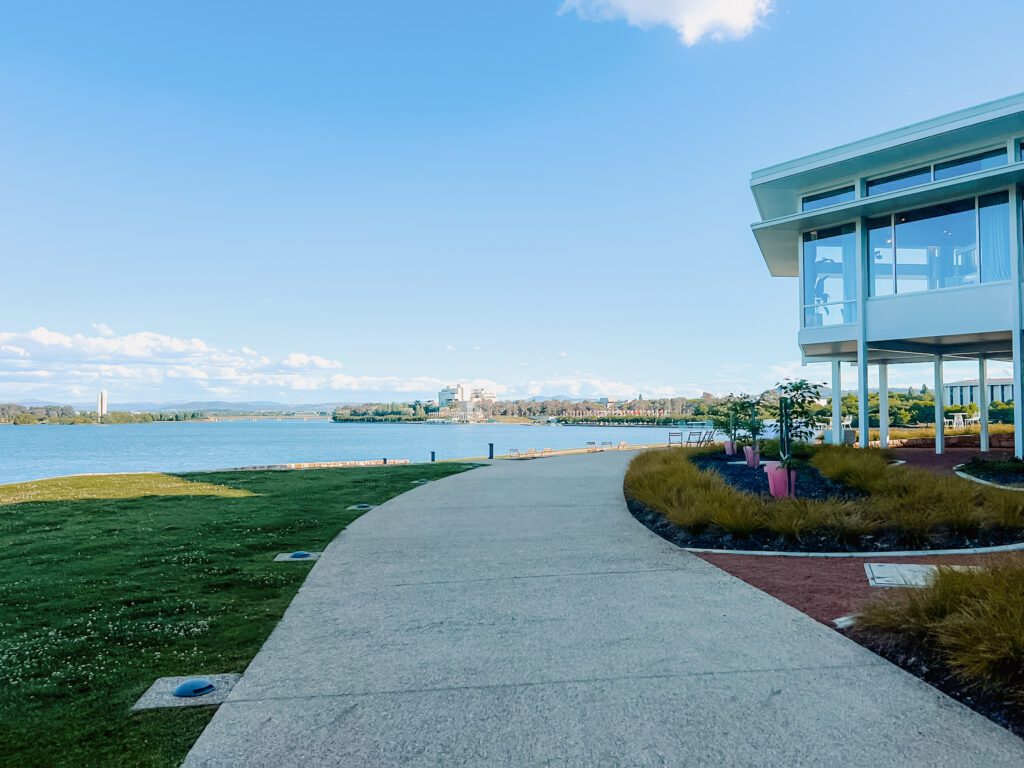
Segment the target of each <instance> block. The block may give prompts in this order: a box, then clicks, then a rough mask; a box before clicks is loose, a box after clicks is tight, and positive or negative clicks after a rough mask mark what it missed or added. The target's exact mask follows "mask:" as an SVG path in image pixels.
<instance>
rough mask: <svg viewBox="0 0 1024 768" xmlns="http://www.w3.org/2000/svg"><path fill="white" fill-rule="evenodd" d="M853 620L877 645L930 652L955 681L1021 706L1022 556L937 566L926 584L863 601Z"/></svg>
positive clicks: (1023, 689) (1023, 676)
mask: <svg viewBox="0 0 1024 768" xmlns="http://www.w3.org/2000/svg"><path fill="white" fill-rule="evenodd" d="M857 627H858V630H857V631H858V632H864V633H866V634H867V635H868V636H869V637H872V638H874V639H876V640H878V641H879V642H881V643H883V645H884V646H885V647H889V648H900V647H902V648H904V649H906V650H908V651H913V652H920V651H925V652H928V653H931V654H934V655H935V656H936V657H937V658H938V659H939V660H940V661H941V662H942V664H944V665H945V666H946V667H947V668H948V670H949V671H950V672H951V674H952V675H953V676H954V677H955V678H956V679H957V680H958V681H959V682H960V683H962V684H964V685H966V686H968V687H973V688H977V689H980V690H983V691H985V692H987V693H990V694H993V695H995V696H997V697H998V698H1000V699H1002V700H1004V701H1007V702H1014V703H1016V704H1018V705H1024V557H1021V556H1019V555H1011V556H1006V557H1003V558H998V559H995V558H993V559H990V560H989V561H987V562H986V563H985V564H984V565H983V566H981V567H980V569H978V570H954V569H952V568H939V569H938V571H937V573H936V575H935V578H934V579H933V580H932V582H931V584H930V585H929V586H927V587H925V588H923V589H908V590H898V591H891V592H888V593H887V594H884V595H882V596H881V597H879V598H877V599H875V600H874V601H872V602H871V603H869V604H868V605H867V606H866V607H865V608H864V609H863V610H862V611H861V613H860V615H859V617H858V619H857Z"/></svg>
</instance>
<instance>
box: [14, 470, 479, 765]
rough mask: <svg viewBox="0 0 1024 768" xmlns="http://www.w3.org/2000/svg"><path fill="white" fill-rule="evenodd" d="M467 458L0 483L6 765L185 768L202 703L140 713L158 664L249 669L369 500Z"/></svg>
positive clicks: (206, 715)
mask: <svg viewBox="0 0 1024 768" xmlns="http://www.w3.org/2000/svg"><path fill="white" fill-rule="evenodd" d="M466 468H467V465H458V464H432V465H418V466H404V467H403V466H398V467H384V468H367V469H333V470H307V471H299V472H224V473H218V474H202V475H182V476H175V475H160V474H149V475H112V476H106V477H80V478H62V479H57V480H46V481H40V482H35V483H22V484H18V485H8V486H0V745H2V748H3V751H4V754H3V757H2V758H0V763H2V764H5V765H19V766H31V765H40V766H43V765H45V766H60V765H68V766H71V765H73V766H150V765H161V766H170V765H177V764H178V763H179V762H180V761H181V760H182V759H183V757H184V756H185V753H186V752H187V751H188V749H189V747H190V746H191V745H192V743H193V742H194V741H195V739H196V738H197V737H198V736H199V734H200V732H201V731H202V729H203V727H204V726H205V725H206V723H207V722H208V721H209V719H210V717H212V714H213V712H212V710H210V709H208V708H202V709H187V710H173V711H172V710H156V711H152V712H147V713H141V714H134V715H133V714H130V713H129V708H130V707H131V705H132V704H133V703H134V701H135V700H136V698H138V696H139V695H140V694H141V693H142V692H143V691H144V690H145V689H146V688H147V687H148V686H149V685H150V683H152V681H153V680H154V679H155V678H157V677H161V676H164V675H183V674H192V673H208V674H213V673H217V672H241V671H242V670H244V669H245V667H246V665H247V664H248V662H249V661H250V660H251V659H252V657H253V656H254V655H255V654H256V652H257V651H258V650H259V648H260V645H261V644H262V643H263V641H264V640H265V639H266V637H267V636H268V635H269V634H270V631H271V630H272V629H273V627H274V625H275V623H276V622H277V621H278V619H279V618H280V617H281V615H282V614H283V612H284V610H285V608H286V607H287V605H288V603H289V602H290V601H291V599H292V597H293V596H294V594H295V592H296V591H297V590H298V588H299V585H300V584H301V583H302V581H303V579H304V578H305V576H306V574H307V573H308V572H309V568H310V567H311V565H310V564H306V563H274V562H272V558H273V555H275V554H277V553H278V552H286V551H289V550H294V549H307V550H320V549H323V548H324V547H325V546H326V545H327V543H328V542H330V541H331V539H333V538H334V537H335V536H336V535H337V534H338V532H339V531H341V530H342V529H343V528H345V526H346V525H348V524H349V523H350V522H352V521H353V520H354V519H356V518H357V517H358V516H359V514H360V513H358V512H347V511H345V507H347V506H349V505H350V504H355V503H359V502H367V503H371V504H373V503H381V502H383V501H385V500H387V499H389V498H392V497H394V496H397V495H398V494H400V493H402V492H404V491H408V490H410V489H411V488H414V487H415V486H412V485H410V481H411V480H415V479H419V478H429V479H437V478H441V477H444V476H446V475H450V474H453V473H456V472H460V471H463V470H464V469H466Z"/></svg>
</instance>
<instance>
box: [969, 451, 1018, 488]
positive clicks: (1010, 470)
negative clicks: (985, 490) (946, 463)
mask: <svg viewBox="0 0 1024 768" xmlns="http://www.w3.org/2000/svg"><path fill="white" fill-rule="evenodd" d="M960 471H961V472H963V473H964V474H966V475H970V476H971V477H976V478H978V479H979V480H985V481H986V482H989V483H996V484H998V485H1008V486H1012V487H1014V488H1024V461H1021V460H1020V459H1014V458H1006V459H984V458H981V457H975V458H972V459H971V460H970V461H968V462H967V463H966V464H964V465H962V466H961V467H960Z"/></svg>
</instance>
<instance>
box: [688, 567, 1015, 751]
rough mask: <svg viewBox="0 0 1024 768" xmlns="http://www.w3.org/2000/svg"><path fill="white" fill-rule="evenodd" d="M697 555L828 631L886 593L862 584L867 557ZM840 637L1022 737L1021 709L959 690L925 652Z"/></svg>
mask: <svg viewBox="0 0 1024 768" xmlns="http://www.w3.org/2000/svg"><path fill="white" fill-rule="evenodd" d="M1014 556H1017V557H1024V555H1014ZM698 557H701V558H703V559H704V560H706V561H708V562H709V563H711V564H713V565H715V566H717V567H719V568H721V569H722V570H724V571H726V572H727V573H730V574H732V575H733V576H736V577H737V578H739V579H742V580H743V581H745V582H747V583H748V584H750V585H751V586H754V587H757V588H758V589H760V590H762V591H763V592H767V593H768V594H769V595H771V596H772V597H774V598H776V599H777V600H781V601H782V602H784V603H786V604H787V605H791V606H793V607H794V608H796V609H797V610H799V611H802V612H803V613H806V614H807V615H808V616H810V617H811V618H814V619H817V620H818V621H820V622H822V623H823V624H826V625H827V626H829V627H831V628H833V629H834V628H835V627H834V625H833V624H832V620H833V619H837V618H839V617H840V616H849V615H851V614H854V613H856V612H857V611H858V610H859V609H860V608H861V606H863V605H864V603H865V602H867V601H868V600H870V599H871V598H872V597H876V596H879V595H881V594H882V593H883V591H887V590H882V589H879V588H877V587H871V586H869V585H868V580H867V576H866V575H865V573H864V563H865V562H871V558H870V556H866V557H856V558H823V557H785V556H780V557H758V556H756V555H729V554H725V553H721V554H719V553H713V554H700V555H698ZM986 557H989V556H986V555H950V556H934V555H933V556H930V557H928V556H925V557H887V558H885V559H884V560H883V561H882V562H886V563H918V564H922V565H923V564H931V565H978V564H979V563H981V562H983V561H984V559H985V558H986ZM843 634H845V635H846V636H848V637H849V638H850V639H852V640H854V641H856V642H858V643H860V644H861V645H864V646H865V647H867V648H869V649H870V650H872V651H874V652H875V653H877V654H878V655H879V656H882V657H883V658H885V659H888V660H889V661H891V662H892V663H894V664H896V665H898V666H900V667H902V668H903V669H905V670H907V671H908V672H910V673H911V674H913V675H916V676H917V677H920V678H922V679H924V680H925V681H927V682H928V683H930V684H931V685H933V686H935V687H936V688H938V689H939V690H941V691H942V692H943V693H945V694H947V695H948V696H951V697H952V698H954V699H956V700H957V701H960V702H962V703H964V704H965V705H967V706H969V707H971V708H972V709H974V710H975V711H977V712H980V713H981V714H983V715H985V716H986V717H988V718H990V719H991V720H993V721H995V722H996V723H999V724H1000V725H1002V726H1003V727H1005V728H1008V729H1009V730H1011V731H1013V732H1014V733H1016V734H1018V735H1021V736H1024V708H1022V707H1021V706H1020V705H1013V704H1009V705H1008V704H1007V703H1006V702H1002V701H999V700H997V699H995V698H994V697H992V696H987V695H985V694H982V693H979V692H977V691H972V690H968V689H965V688H964V687H963V685H961V684H960V683H959V682H957V680H955V679H954V678H952V677H951V676H950V675H949V672H948V670H947V669H946V668H945V666H944V665H943V664H942V662H941V661H940V660H939V659H938V658H936V657H935V656H934V655H933V654H931V653H929V652H928V651H927V649H922V648H920V647H907V646H901V645H894V644H893V643H892V641H891V639H889V638H887V637H885V636H882V635H875V634H869V633H867V632H865V631H857V630H856V628H853V629H851V630H845V631H843Z"/></svg>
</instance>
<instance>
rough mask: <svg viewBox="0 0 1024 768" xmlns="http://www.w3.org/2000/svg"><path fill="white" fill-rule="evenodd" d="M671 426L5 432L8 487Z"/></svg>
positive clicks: (198, 426) (252, 426)
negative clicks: (74, 477) (75, 477)
mask: <svg viewBox="0 0 1024 768" xmlns="http://www.w3.org/2000/svg"><path fill="white" fill-rule="evenodd" d="M669 431H678V430H677V429H673V430H670V429H669V428H668V427H551V426H531V425H519V424H467V425H457V424H333V423H331V422H327V421H310V422H302V421H280V422H278V421H257V422H252V421H221V422H160V423H151V424H118V425H110V426H98V425H97V426H93V425H87V424H76V425H68V426H60V425H36V426H21V427H15V426H6V425H5V426H0V483H13V482H19V481H22V480H35V479H38V478H42V477H54V476H57V475H71V474H78V473H84V472H142V471H159V472H183V471H188V470H196V469H221V468H228V467H241V466H249V465H253V464H285V463H290V462H302V461H343V460H352V459H379V458H382V457H387V458H389V459H409V460H410V461H414V462H417V461H429V460H430V452H431V451H436V452H437V458H438V459H451V458H463V457H470V456H486V455H487V444H488V443H494V450H495V452H496V453H507V452H508V449H509V448H519V449H520V450H525V449H527V448H536V449H538V450H540V449H542V448H554V449H556V450H557V449H562V448H582V447H584V446H585V445H586V444H587V442H588V441H592V440H593V441H597V442H602V441H612V442H614V443H616V444H617V443H618V442H619V441H620V440H626V441H627V442H629V443H663V442H667V441H668V433H669Z"/></svg>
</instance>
